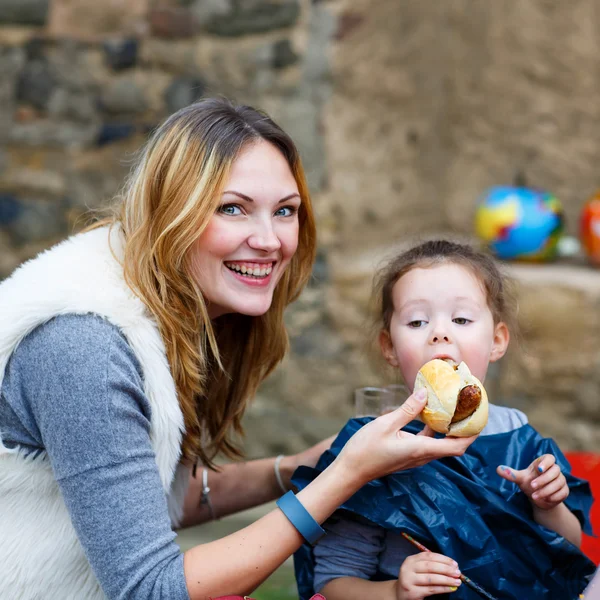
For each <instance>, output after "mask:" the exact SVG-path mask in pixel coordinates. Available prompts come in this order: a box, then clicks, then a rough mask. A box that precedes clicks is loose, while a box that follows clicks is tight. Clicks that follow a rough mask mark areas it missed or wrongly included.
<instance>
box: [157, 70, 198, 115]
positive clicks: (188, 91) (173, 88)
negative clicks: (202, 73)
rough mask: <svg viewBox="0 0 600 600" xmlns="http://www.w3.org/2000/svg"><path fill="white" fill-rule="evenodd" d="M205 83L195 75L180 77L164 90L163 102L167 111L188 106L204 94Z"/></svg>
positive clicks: (170, 111) (174, 110) (171, 111)
mask: <svg viewBox="0 0 600 600" xmlns="http://www.w3.org/2000/svg"><path fill="white" fill-rule="evenodd" d="M205 90H206V84H205V83H204V82H203V81H202V80H201V79H199V78H197V77H180V78H177V79H175V80H174V81H173V83H171V85H169V87H168V88H167V89H166V91H165V102H166V104H167V110H168V111H169V113H173V112H176V111H178V110H179V109H180V108H183V107H185V106H189V105H190V104H192V102H195V101H196V100H199V99H200V98H202V96H203V95H204V92H205Z"/></svg>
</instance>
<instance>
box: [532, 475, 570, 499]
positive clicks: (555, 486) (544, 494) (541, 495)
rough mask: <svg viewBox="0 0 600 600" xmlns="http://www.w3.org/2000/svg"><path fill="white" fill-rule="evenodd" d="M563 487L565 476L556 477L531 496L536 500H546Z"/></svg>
mask: <svg viewBox="0 0 600 600" xmlns="http://www.w3.org/2000/svg"><path fill="white" fill-rule="evenodd" d="M563 487H565V478H564V477H563V476H561V477H560V478H559V479H555V480H554V481H551V482H550V483H549V484H548V485H545V486H544V487H543V488H541V489H539V490H537V491H535V492H534V493H533V494H532V495H531V497H532V498H533V499H534V500H546V499H547V498H549V497H550V496H552V495H553V494H556V492H558V491H560V490H561V489H562V488H563Z"/></svg>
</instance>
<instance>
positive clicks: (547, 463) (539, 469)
mask: <svg viewBox="0 0 600 600" xmlns="http://www.w3.org/2000/svg"><path fill="white" fill-rule="evenodd" d="M555 462H556V458H554V455H552V454H544V455H543V456H540V457H539V458H536V459H535V460H534V461H533V463H532V466H533V467H534V469H535V471H536V473H545V472H546V471H547V470H548V469H549V468H550V467H551V466H552V465H553V464H554V463H555Z"/></svg>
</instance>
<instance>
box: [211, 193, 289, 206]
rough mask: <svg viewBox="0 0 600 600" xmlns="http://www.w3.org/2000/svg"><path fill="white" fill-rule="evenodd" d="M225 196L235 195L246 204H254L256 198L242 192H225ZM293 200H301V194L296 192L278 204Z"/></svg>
mask: <svg viewBox="0 0 600 600" xmlns="http://www.w3.org/2000/svg"><path fill="white" fill-rule="evenodd" d="M223 194H233V195H234V196H238V197H239V198H241V199H242V200H245V201H246V202H254V198H251V197H250V196H246V194H242V193H241V192H236V191H235V190H225V191H224V192H223ZM292 198H300V194H298V193H296V192H294V193H293V194H289V195H288V196H285V198H282V199H281V200H279V201H278V202H277V204H281V203H282V202H287V201H288V200H291V199H292Z"/></svg>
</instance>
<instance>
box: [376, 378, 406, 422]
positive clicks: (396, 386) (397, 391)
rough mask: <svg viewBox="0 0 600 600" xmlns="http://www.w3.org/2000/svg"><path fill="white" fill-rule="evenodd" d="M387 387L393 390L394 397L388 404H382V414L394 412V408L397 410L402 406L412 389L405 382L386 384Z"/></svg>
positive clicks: (389, 390) (390, 390)
mask: <svg viewBox="0 0 600 600" xmlns="http://www.w3.org/2000/svg"><path fill="white" fill-rule="evenodd" d="M385 389H386V390H387V391H388V392H391V394H392V398H391V399H390V401H389V402H388V403H387V404H384V405H382V407H381V414H382V415H384V414H386V413H389V412H392V411H393V410H396V409H397V408H399V407H400V406H402V404H404V401H405V400H406V399H407V398H408V397H409V396H410V390H409V389H408V386H407V385H404V384H403V383H393V384H391V385H386V386H385Z"/></svg>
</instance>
